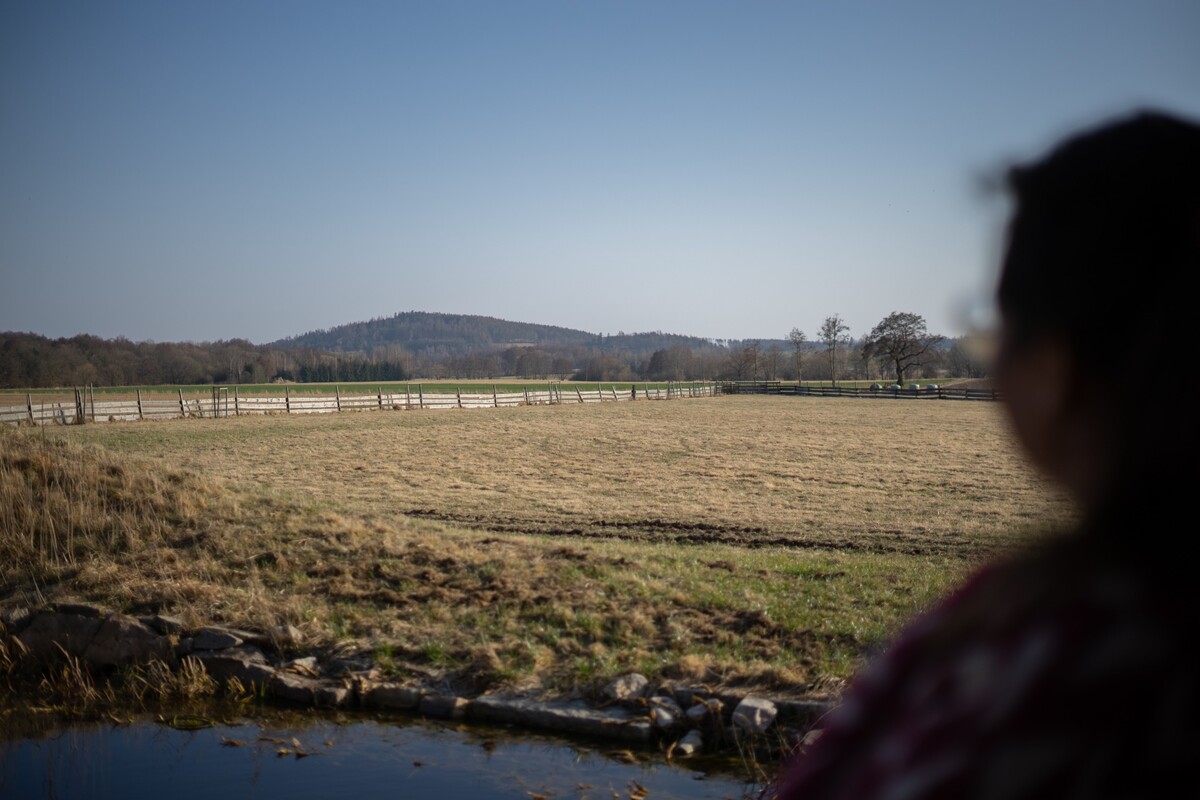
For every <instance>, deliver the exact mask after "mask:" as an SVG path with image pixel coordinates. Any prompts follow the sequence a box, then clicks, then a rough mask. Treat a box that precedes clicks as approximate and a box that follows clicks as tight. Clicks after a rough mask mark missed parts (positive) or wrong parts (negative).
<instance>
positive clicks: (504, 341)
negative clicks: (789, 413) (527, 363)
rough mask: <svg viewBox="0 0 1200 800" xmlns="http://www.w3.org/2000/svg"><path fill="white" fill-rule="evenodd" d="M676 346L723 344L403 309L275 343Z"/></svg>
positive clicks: (353, 349) (359, 349)
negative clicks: (616, 333)
mask: <svg viewBox="0 0 1200 800" xmlns="http://www.w3.org/2000/svg"><path fill="white" fill-rule="evenodd" d="M677 344H682V345H687V346H689V347H693V348H701V349H705V348H711V347H716V346H720V345H719V344H718V343H716V342H713V341H711V340H709V339H703V338H700V337H698V336H683V335H680V334H669V333H662V332H660V331H656V332H653V333H628V334H626V333H621V334H618V335H615V336H605V335H603V334H597V333H589V332H588V331H582V330H577V329H575V328H563V327H559V326H557V325H538V324H535V323H531V322H512V321H510V320H505V319H498V318H496V317H485V316H480V315H476V314H442V313H436V312H430V311H403V312H399V313H396V314H393V315H392V316H390V317H379V318H376V319H372V320H368V321H366V322H351V323H347V324H345V325H337V326H335V327H332V328H327V329H324V330H316V331H309V332H308V333H302V334H300V335H299V336H292V337H289V338H286V339H280V340H278V341H276V342H272V343H271V346H272V347H287V348H291V347H311V348H315V349H318V350H327V351H335V352H343V353H370V352H372V351H374V350H377V349H379V348H386V347H387V346H389V345H400V346H401V347H403V348H405V349H406V350H408V351H409V352H412V353H423V352H429V351H438V352H440V353H443V354H447V355H455V354H461V353H467V352H473V351H479V350H492V349H496V350H499V349H504V348H507V347H513V346H529V345H537V346H543V347H562V346H570V345H584V346H587V347H595V348H600V349H602V350H633V351H653V350H658V349H663V348H667V347H671V346H672V345H677Z"/></svg>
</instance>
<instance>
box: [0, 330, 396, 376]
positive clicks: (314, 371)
mask: <svg viewBox="0 0 1200 800" xmlns="http://www.w3.org/2000/svg"><path fill="white" fill-rule="evenodd" d="M409 377H411V375H410V373H409V372H408V371H407V369H406V366H405V364H403V363H400V362H397V361H389V360H387V359H386V358H364V357H358V356H346V355H343V354H336V353H321V352H319V351H316V350H313V349H311V348H293V349H281V348H274V347H268V346H265V345H256V344H251V343H250V342H248V341H246V340H244V339H230V340H225V341H218V342H201V343H195V342H161V343H156V342H131V341H129V340H128V339H124V338H117V339H102V338H100V337H98V336H89V335H80V336H73V337H71V338H69V339H48V338H46V337H45V336H39V335H37V334H33V333H11V332H10V333H3V334H0V387H4V388H18V387H33V386H83V385H87V384H91V385H94V386H139V385H140V386H146V385H155V384H196V383H201V384H203V383H211V384H223V385H225V384H228V385H236V384H241V383H266V382H269V381H272V380H291V381H347V382H348V381H375V380H379V381H383V380H407V379H408V378H409Z"/></svg>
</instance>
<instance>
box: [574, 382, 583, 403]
mask: <svg viewBox="0 0 1200 800" xmlns="http://www.w3.org/2000/svg"><path fill="white" fill-rule="evenodd" d="M575 396H576V397H578V398H579V402H581V403H582V402H583V392H581V391H579V387H578V386H576V387H575Z"/></svg>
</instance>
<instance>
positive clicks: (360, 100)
mask: <svg viewBox="0 0 1200 800" xmlns="http://www.w3.org/2000/svg"><path fill="white" fill-rule="evenodd" d="M1146 106H1153V107H1157V108H1161V109H1165V110H1169V111H1174V112H1176V113H1179V114H1182V115H1184V116H1188V117H1191V118H1193V119H1200V3H1196V2H1194V1H1193V0H1127V1H1124V2H1121V1H1118V0H1088V1H1087V2H1085V1H1084V0H1078V1H1077V2H1065V1H1059V0H1036V1H1031V0H1009V1H1008V2H1005V3H988V4H983V3H964V2H960V0H945V1H944V2H931V1H929V0H912V1H911V2H902V3H901V2H861V0H844V1H842V2H837V3H828V2H820V3H819V2H815V1H814V2H808V1H805V0H795V1H794V2H774V1H771V2H767V1H760V0H740V1H739V2H734V1H733V0H721V1H713V0H686V2H660V1H659V0H636V1H631V2H624V1H622V0H605V1H604V2H599V1H596V2H589V1H585V0H554V1H553V2H549V1H548V2H529V1H528V0H487V1H486V2H469V1H468V0H445V1H444V2H441V1H439V2H401V0H389V1H388V2H345V3H335V2H329V1H328V0H322V1H320V2H310V1H309V0H286V2H256V1H255V0H237V1H236V2H224V1H223V0H206V2H184V1H182V0H180V1H178V2H161V1H160V0H154V1H153V2H127V1H126V0H108V1H107V2H71V1H70V0H63V1H62V2H40V1H39V2H32V1H31V2H24V1H20V2H18V1H17V0H0V331H5V330H7V331H30V332H34V333H39V334H42V335H46V336H51V337H60V336H72V335H75V334H77V333H90V334H94V335H98V336H104V337H116V336H123V337H126V338H129V339H132V340H135V341H143V340H153V341H212V340H218V339H231V338H245V339H249V340H251V341H253V342H256V343H263V342H269V341H273V340H275V339H278V338H281V337H285V336H290V335H294V334H298V333H303V332H305V331H310V330H315V329H319V328H328V327H332V326H335V325H338V324H342V323H346V322H354V321H361V320H366V319H371V318H374V317H380V316H390V315H392V314H394V313H396V312H400V311H410V310H416V311H441V312H449V313H463V314H483V315H488V316H495V317H501V318H504V319H510V320H518V321H523V322H536V323H543V324H553V325H563V326H568V327H574V328H582V329H584V330H588V331H592V332H597V333H618V332H620V331H624V332H634V331H653V330H661V331H664V332H671V333H683V334H690V335H696V336H706V337H713V338H735V339H747V338H783V337H785V336H786V335H787V333H788V331H790V330H791V329H792V328H793V327H798V328H800V329H801V330H803V331H805V332H806V333H807V334H808V336H809V337H810V338H813V337H815V334H816V329H817V327H818V326H819V325H820V323H821V321H822V320H823V319H824V318H825V317H827V316H830V315H832V314H839V315H841V316H842V317H843V318H844V320H845V321H846V323H847V324H848V325H849V326H850V329H851V333H852V334H853V335H855V336H861V335H863V334H864V333H865V332H867V331H868V330H870V328H871V327H872V326H873V325H874V324H875V323H877V322H878V321H879V320H880V319H882V318H883V317H884V316H886V315H887V314H888V313H889V312H892V311H905V312H913V313H917V314H921V315H922V316H924V317H925V319H926V320H927V322H928V324H929V328H930V330H931V331H934V332H938V333H943V334H947V335H956V334H959V333H962V332H964V331H965V330H966V326H967V324H968V323H969V321H970V320H972V319H975V318H977V315H976V314H975V311H976V310H978V309H981V308H986V304H987V301H988V300H989V298H990V290H991V284H992V282H993V281H994V277H995V263H996V261H997V259H998V256H999V252H1000V250H1001V247H1002V241H1003V224H1004V218H1005V214H1006V207H1005V201H1004V198H1003V196H1002V193H1001V192H999V191H997V190H996V188H995V187H996V185H997V182H998V180H999V178H1000V176H1001V175H1002V174H1003V171H1004V169H1005V168H1006V167H1007V166H1009V165H1011V164H1013V163H1016V162H1020V161H1022V160H1028V159H1031V158H1035V157H1037V156H1038V155H1040V154H1042V153H1044V152H1045V150H1046V149H1047V148H1048V147H1049V146H1051V145H1052V144H1053V143H1054V142H1055V141H1057V140H1059V139H1060V138H1061V137H1062V136H1064V135H1066V134H1068V133H1070V132H1072V131H1075V130H1078V129H1080V128H1081V126H1088V125H1093V124H1096V123H1098V122H1100V121H1102V120H1105V119H1107V118H1110V117H1112V116H1113V115H1117V114H1123V113H1128V112H1129V111H1130V110H1132V109H1135V108H1140V107H1146Z"/></svg>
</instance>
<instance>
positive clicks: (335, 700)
mask: <svg viewBox="0 0 1200 800" xmlns="http://www.w3.org/2000/svg"><path fill="white" fill-rule="evenodd" d="M349 700H350V690H349V689H348V688H347V687H345V686H339V685H337V684H335V683H326V684H323V685H322V686H320V687H318V688H317V690H316V691H315V692H313V702H314V703H315V704H316V705H318V706H320V707H322V708H341V707H342V706H344V705H346V704H347V703H348V702H349Z"/></svg>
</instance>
